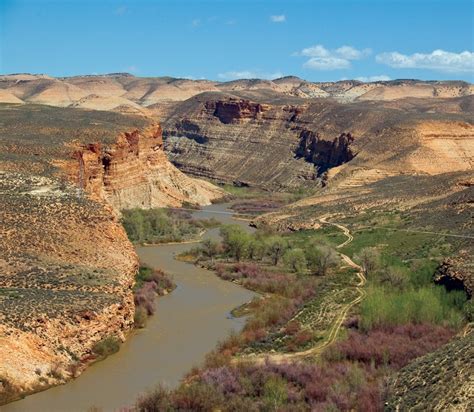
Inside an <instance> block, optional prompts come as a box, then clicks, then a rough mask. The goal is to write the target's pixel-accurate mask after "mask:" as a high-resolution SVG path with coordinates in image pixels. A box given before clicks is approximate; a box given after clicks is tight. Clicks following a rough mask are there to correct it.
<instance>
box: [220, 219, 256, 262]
mask: <svg viewBox="0 0 474 412" xmlns="http://www.w3.org/2000/svg"><path fill="white" fill-rule="evenodd" d="M220 233H221V236H222V239H223V241H224V249H225V251H226V252H227V253H228V254H229V255H230V256H232V257H233V258H234V259H235V260H236V261H237V262H240V260H241V259H242V258H243V257H244V256H245V254H246V253H247V249H248V245H249V243H250V236H249V235H248V234H247V233H246V232H245V231H244V230H243V229H242V228H241V227H240V226H237V225H227V226H224V227H223V228H221V230H220Z"/></svg>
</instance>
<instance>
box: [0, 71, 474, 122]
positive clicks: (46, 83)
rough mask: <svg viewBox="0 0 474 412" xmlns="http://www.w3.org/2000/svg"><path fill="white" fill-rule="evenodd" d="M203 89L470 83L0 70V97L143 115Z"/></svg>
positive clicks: (332, 92) (283, 93) (429, 94)
mask: <svg viewBox="0 0 474 412" xmlns="http://www.w3.org/2000/svg"><path fill="white" fill-rule="evenodd" d="M203 92H224V93H232V94H234V93H240V92H246V93H250V94H253V95H261V96H266V97H267V98H301V99H313V98H332V99H336V100H338V101H341V102H350V101H356V100H383V101H391V100H396V99H401V98H405V97H419V98H449V97H460V96H467V95H470V94H472V93H473V86H472V85H470V84H469V83H466V82H461V81H420V80H393V81H379V82H372V83H363V82H360V81H356V80H344V81H339V82H326V83H313V82H309V81H306V80H303V79H300V78H298V77H294V76H287V77H282V78H279V79H275V80H261V79H249V80H234V81H229V82H216V81H211V80H191V79H177V78H173V77H144V78H142V77H135V76H132V75H131V74H128V73H112V74H108V75H92V76H75V77H62V78H54V77H51V76H47V75H33V74H27V73H25V74H12V75H4V76H0V102H2V103H37V104H47V105H51V106H59V107H79V108H85V109H95V110H113V111H117V112H122V113H135V114H140V115H145V116H146V115H150V114H155V115H156V114H160V113H161V112H162V111H163V110H166V106H167V105H169V104H170V103H172V102H177V101H184V100H186V99H189V98H191V97H193V96H195V95H198V94H200V93H203Z"/></svg>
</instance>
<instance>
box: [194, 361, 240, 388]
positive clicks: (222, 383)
mask: <svg viewBox="0 0 474 412" xmlns="http://www.w3.org/2000/svg"><path fill="white" fill-rule="evenodd" d="M202 380H203V381H204V382H205V383H207V384H208V385H212V386H215V387H217V388H219V390H220V391H221V392H222V393H224V394H229V393H239V392H241V390H242V386H241V385H240V382H239V379H238V376H237V373H236V370H235V369H231V368H228V367H226V366H223V367H220V368H215V369H207V370H205V371H204V372H203V373H202Z"/></svg>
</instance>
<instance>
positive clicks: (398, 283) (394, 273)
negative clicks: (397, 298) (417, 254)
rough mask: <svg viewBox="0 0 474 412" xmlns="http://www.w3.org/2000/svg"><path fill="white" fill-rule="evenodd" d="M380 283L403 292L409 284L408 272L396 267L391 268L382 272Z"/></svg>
mask: <svg viewBox="0 0 474 412" xmlns="http://www.w3.org/2000/svg"><path fill="white" fill-rule="evenodd" d="M379 280H380V283H382V284H386V285H388V286H390V287H391V288H394V289H398V290H403V289H404V288H405V287H406V285H407V283H408V274H407V271H406V270H405V269H403V268H399V267H396V266H389V267H387V268H384V269H383V270H381V271H380V278H379Z"/></svg>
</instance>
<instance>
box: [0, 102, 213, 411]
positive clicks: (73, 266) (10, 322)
mask: <svg viewBox="0 0 474 412" xmlns="http://www.w3.org/2000/svg"><path fill="white" fill-rule="evenodd" d="M0 117H1V118H2V123H1V125H0V139H1V142H2V147H1V149H0V193H1V196H0V403H1V402H2V401H8V400H11V399H12V397H14V396H15V395H18V394H19V393H20V394H21V393H25V392H28V391H32V390H41V389H44V388H47V387H49V386H50V385H56V384H59V383H61V382H64V381H65V380H67V379H70V378H72V377H74V376H76V375H77V374H79V373H80V372H81V371H82V370H83V369H84V368H85V367H86V366H87V365H88V364H89V363H90V361H91V360H93V359H94V354H93V352H92V348H93V346H94V344H95V343H97V342H98V341H100V340H102V339H104V338H106V337H109V336H113V337H116V338H118V339H121V340H123V339H125V336H126V334H127V332H128V331H129V330H130V329H131V328H132V326H133V313H134V303H133V296H132V286H133V283H134V278H135V274H136V271H137V268H138V259H137V256H136V254H135V251H134V248H133V246H132V245H131V243H130V242H129V241H128V239H127V236H126V234H125V231H124V230H123V228H122V226H121V224H120V223H119V220H118V212H119V211H120V209H123V208H133V207H144V208H149V207H159V206H179V205H181V204H182V202H184V201H186V202H191V203H195V204H208V203H209V202H210V201H211V200H212V199H214V198H215V197H218V196H220V195H221V193H222V191H221V190H220V189H218V188H216V187H215V186H213V185H211V184H210V183H207V182H202V181H198V180H196V179H191V178H188V177H187V176H185V175H184V174H183V173H182V172H180V171H179V170H177V169H176V168H175V167H174V166H173V165H171V164H170V163H169V161H168V160H167V158H166V155H165V154H164V152H163V142H162V137H161V128H160V126H159V125H157V124H154V123H152V122H150V121H147V120H145V119H142V118H137V117H134V116H123V115H119V114H113V113H105V112H95V111H84V110H78V109H74V110H73V109H58V108H51V107H46V106H27V105H25V106H22V107H18V106H11V105H0Z"/></svg>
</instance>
